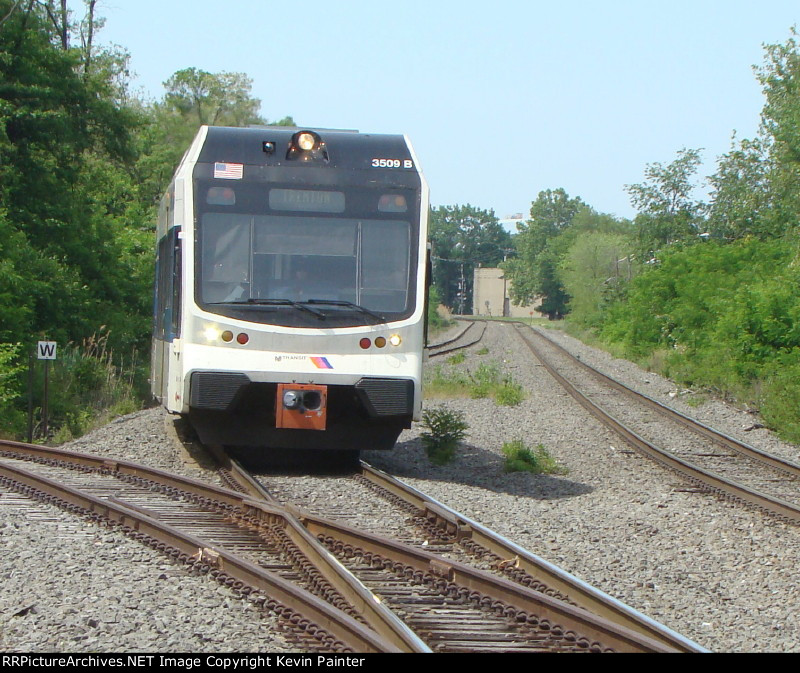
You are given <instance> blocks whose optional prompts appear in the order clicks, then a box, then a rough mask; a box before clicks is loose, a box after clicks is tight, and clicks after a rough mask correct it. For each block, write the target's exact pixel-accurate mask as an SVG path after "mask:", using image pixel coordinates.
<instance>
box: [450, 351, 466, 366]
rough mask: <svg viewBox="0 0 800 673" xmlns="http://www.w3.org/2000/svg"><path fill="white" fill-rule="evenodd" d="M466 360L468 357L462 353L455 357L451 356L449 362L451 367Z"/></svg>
mask: <svg viewBox="0 0 800 673" xmlns="http://www.w3.org/2000/svg"><path fill="white" fill-rule="evenodd" d="M466 359H467V356H466V355H464V353H463V352H462V353H456V354H455V355H451V356H450V357H449V358H447V361H448V362H449V363H450V364H451V365H460V364H461V363H462V362H464V360H466Z"/></svg>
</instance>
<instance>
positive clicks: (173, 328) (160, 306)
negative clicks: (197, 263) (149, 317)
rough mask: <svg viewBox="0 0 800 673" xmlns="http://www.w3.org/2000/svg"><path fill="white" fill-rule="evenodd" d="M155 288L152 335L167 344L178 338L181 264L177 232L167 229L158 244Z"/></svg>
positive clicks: (173, 229) (174, 229)
mask: <svg viewBox="0 0 800 673" xmlns="http://www.w3.org/2000/svg"><path fill="white" fill-rule="evenodd" d="M156 264H157V267H158V286H157V287H156V301H155V309H156V315H155V319H156V329H155V333H156V336H157V337H158V338H160V339H163V340H165V341H171V340H172V339H173V338H174V337H176V336H180V319H181V261H180V240H179V239H178V229H177V228H176V227H173V228H171V229H170V230H169V231H168V232H167V234H166V235H165V236H164V237H163V238H162V239H161V240H160V241H159V242H158V258H157V262H156Z"/></svg>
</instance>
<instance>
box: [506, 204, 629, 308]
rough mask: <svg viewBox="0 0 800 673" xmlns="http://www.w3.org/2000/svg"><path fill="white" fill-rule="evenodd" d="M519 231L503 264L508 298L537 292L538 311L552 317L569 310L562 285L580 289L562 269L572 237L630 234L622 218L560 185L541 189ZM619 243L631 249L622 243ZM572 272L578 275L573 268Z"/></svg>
mask: <svg viewBox="0 0 800 673" xmlns="http://www.w3.org/2000/svg"><path fill="white" fill-rule="evenodd" d="M519 229H520V233H519V235H518V236H517V237H516V239H515V243H516V245H517V256H516V257H515V258H514V259H511V260H509V261H507V262H506V263H505V264H504V265H503V268H504V269H506V272H507V275H508V277H509V278H511V280H512V281H513V285H512V298H513V299H514V301H515V303H517V304H523V303H526V302H529V301H531V300H532V299H533V298H534V297H536V296H541V298H542V304H541V306H540V307H539V308H538V309H537V310H538V311H539V312H541V313H542V314H544V315H546V316H547V317H548V318H550V319H551V320H552V319H557V318H561V317H563V316H564V315H565V314H566V313H568V312H569V311H570V310H572V308H573V305H572V304H571V303H570V301H571V289H570V288H569V287H567V284H568V283H571V285H572V289H575V288H578V289H580V288H579V286H580V285H581V283H584V282H585V281H584V280H583V279H580V280H579V279H578V278H577V277H576V275H575V274H573V276H572V277H571V278H569V279H567V278H565V273H564V270H565V269H569V268H570V263H569V261H568V260H567V256H568V254H569V251H570V249H571V248H572V247H573V246H575V245H576V244H577V241H579V240H581V239H582V238H583V237H585V236H591V235H592V234H596V233H599V234H606V235H608V236H618V237H620V239H621V238H623V237H630V236H631V233H632V232H631V227H630V223H628V222H627V221H625V220H620V219H617V218H615V217H613V216H611V215H606V214H602V213H598V212H596V211H595V210H594V209H592V208H590V207H589V206H587V205H586V204H585V203H584V202H583V201H582V200H581V199H579V198H570V197H569V195H568V194H567V193H566V192H565V191H564V190H563V189H557V190H555V191H553V190H547V191H543V192H540V193H539V196H538V198H537V200H536V201H534V202H533V204H532V205H531V220H529V221H528V222H527V223H526V224H524V225H520V227H519ZM623 247H624V248H625V249H626V250H627V249H629V248H630V246H629V245H627V244H625V245H624V246H623ZM626 254H627V253H626ZM621 256H624V255H621ZM575 272H576V274H578V275H580V274H581V270H580V269H579V268H577V267H575ZM628 275H630V274H628ZM565 281H566V282H565ZM592 282H593V281H592ZM579 294H580V292H579ZM580 301H581V299H579V303H580Z"/></svg>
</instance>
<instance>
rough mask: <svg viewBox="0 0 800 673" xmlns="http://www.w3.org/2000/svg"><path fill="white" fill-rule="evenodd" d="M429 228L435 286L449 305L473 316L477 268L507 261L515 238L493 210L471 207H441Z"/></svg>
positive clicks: (435, 213)
mask: <svg viewBox="0 0 800 673" xmlns="http://www.w3.org/2000/svg"><path fill="white" fill-rule="evenodd" d="M429 224H430V227H429V231H430V234H429V235H430V239H431V244H432V248H433V282H434V285H436V287H437V288H438V290H439V294H440V296H441V300H442V302H443V303H444V304H445V305H447V306H451V307H454V308H456V309H460V308H463V311H464V312H469V311H470V310H471V307H472V284H473V275H474V274H473V272H474V269H475V267H477V266H497V265H498V264H499V263H500V262H501V261H503V258H504V257H505V256H506V255H507V254H508V252H509V251H510V250H511V249H512V244H511V234H509V233H508V232H507V231H506V230H505V229H503V227H502V225H501V224H500V223H499V221H498V220H497V217H496V216H495V214H494V211H493V210H481V209H480V208H475V207H474V206H470V205H469V204H467V205H465V206H458V205H456V206H439V207H438V208H437V209H436V210H431V213H430V218H429Z"/></svg>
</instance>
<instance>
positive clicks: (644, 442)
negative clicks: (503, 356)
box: [516, 324, 800, 523]
mask: <svg viewBox="0 0 800 673" xmlns="http://www.w3.org/2000/svg"><path fill="white" fill-rule="evenodd" d="M516 329H517V332H518V334H519V337H520V338H521V339H522V341H523V342H524V343H525V344H526V345H527V347H528V348H529V349H530V350H531V352H532V353H533V355H534V356H535V357H536V358H537V359H538V360H539V361H540V362H541V363H542V365H543V366H544V367H545V369H547V371H549V372H550V374H552V375H553V377H554V378H556V380H557V381H558V382H559V383H560V384H561V385H562V386H563V387H564V388H565V389H566V390H567V391H568V392H569V393H570V395H572V396H573V397H574V398H575V399H576V400H577V401H578V402H579V403H580V404H581V405H582V406H583V407H584V408H585V409H587V410H588V411H589V412H590V413H591V414H592V415H594V416H595V417H596V418H598V419H599V420H600V421H601V422H602V423H604V424H605V425H606V426H607V427H609V428H611V429H612V430H613V431H614V432H616V433H617V434H618V435H620V436H621V437H622V438H623V439H624V440H625V441H626V442H627V443H628V444H629V445H630V446H632V447H633V448H635V449H636V450H637V451H639V452H641V453H643V454H644V455H646V456H648V457H649V458H651V459H653V460H655V461H656V462H658V463H659V464H661V465H663V466H665V467H667V468H668V469H670V470H672V471H674V472H677V473H678V474H680V475H682V476H683V477H684V478H686V479H688V480H689V481H690V482H691V483H692V484H694V485H695V486H696V487H699V488H702V489H704V490H708V491H710V492H713V493H715V494H718V495H720V496H723V497H725V498H728V499H731V500H734V501H737V502H741V503H747V504H749V505H752V506H755V507H757V508H759V509H761V510H762V511H764V512H767V513H768V514H769V515H771V516H774V517H777V518H779V519H781V520H783V521H787V522H792V523H800V465H797V464H796V463H792V462H791V461H787V460H784V459H782V458H779V457H777V456H773V455H771V454H768V453H766V452H763V451H760V450H759V449H756V448H755V447H752V446H749V445H748V444H745V443H744V442H740V441H739V440H736V439H734V438H732V437H729V436H727V435H724V434H722V433H720V432H717V431H716V430H713V429H712V428H709V427H708V426H705V425H703V424H702V423H699V422H698V421H696V420H694V419H692V418H690V417H688V416H685V415H683V414H681V413H679V412H677V411H675V410H674V409H671V408H670V407H667V406H665V405H663V404H661V403H660V402H658V401H656V400H654V399H652V398H650V397H648V396H646V395H643V394H641V393H639V392H636V391H634V390H632V389H630V388H628V387H627V386H625V385H623V384H622V383H620V382H618V381H615V380H614V379H612V378H610V377H608V376H606V375H605V374H603V373H601V372H599V371H598V370H596V369H594V368H593V367H591V366H589V365H587V364H586V363H584V362H582V361H581V360H579V359H578V358H575V357H574V356H572V355H571V354H570V353H569V352H568V351H566V350H565V349H564V348H562V347H561V346H560V345H558V344H556V343H555V342H554V341H553V340H551V339H549V338H548V337H546V336H545V335H543V334H542V333H541V332H539V331H538V330H536V329H533V328H530V327H528V326H525V325H522V324H516ZM587 372H588V373H589V374H590V376H589V377H587V376H586V373H587ZM573 381H575V382H577V381H580V383H579V384H575V383H573ZM579 388H580V389H579ZM667 423H668V424H670V425H672V426H673V427H675V426H677V427H678V428H679V431H678V432H674V431H672V436H673V437H674V438H675V439H673V440H671V441H670V442H669V443H670V446H669V447H665V446H663V442H661V440H660V436H661V435H662V434H663V433H664V432H666V430H665V425H664V424H667Z"/></svg>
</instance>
